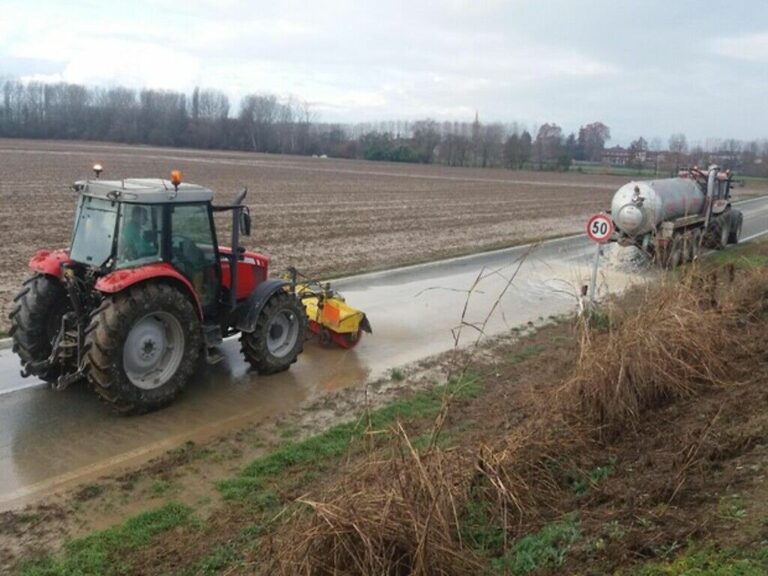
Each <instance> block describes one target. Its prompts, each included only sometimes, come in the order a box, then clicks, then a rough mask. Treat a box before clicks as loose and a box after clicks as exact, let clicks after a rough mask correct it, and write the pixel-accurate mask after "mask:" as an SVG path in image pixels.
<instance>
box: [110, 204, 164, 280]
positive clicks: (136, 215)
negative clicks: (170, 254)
mask: <svg viewBox="0 0 768 576" xmlns="http://www.w3.org/2000/svg"><path fill="white" fill-rule="evenodd" d="M162 221H163V217H162V206H145V205H140V204H123V205H122V206H121V207H120V218H119V231H118V235H117V261H116V264H117V267H118V268H128V267H132V266H140V265H142V264H149V263H151V262H159V261H160V260H161V254H160V245H161V241H160V229H161V225H162Z"/></svg>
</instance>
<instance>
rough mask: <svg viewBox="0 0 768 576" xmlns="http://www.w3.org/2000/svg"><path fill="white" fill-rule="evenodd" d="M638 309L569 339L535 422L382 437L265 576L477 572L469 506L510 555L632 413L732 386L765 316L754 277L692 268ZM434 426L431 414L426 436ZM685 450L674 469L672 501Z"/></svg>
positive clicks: (764, 276)
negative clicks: (422, 442) (451, 435)
mask: <svg viewBox="0 0 768 576" xmlns="http://www.w3.org/2000/svg"><path fill="white" fill-rule="evenodd" d="M637 298H638V300H637V301H636V302H635V303H634V304H635V305H633V306H631V309H630V310H626V309H625V311H624V312H623V313H622V314H619V313H618V312H616V311H614V312H613V313H612V314H611V316H612V323H611V328H610V329H609V331H608V332H607V333H595V332H593V333H591V334H590V335H589V337H586V338H583V339H582V343H583V350H582V351H581V358H580V361H579V364H578V366H577V368H576V371H575V372H574V374H573V376H572V377H571V378H570V380H568V381H567V382H566V383H564V384H563V385H562V386H561V387H559V388H558V387H553V388H552V391H551V392H545V393H539V396H538V398H537V400H536V401H535V403H536V406H535V408H534V415H533V416H532V417H530V418H528V419H527V420H526V421H525V422H524V423H523V424H522V425H521V426H519V427H517V428H515V429H513V430H512V431H511V432H509V433H506V434H504V435H503V436H502V437H501V439H500V440H499V441H497V442H495V443H494V444H492V445H482V446H478V447H476V448H474V449H473V448H471V447H468V448H465V449H463V450H454V451H447V452H446V451H443V450H441V449H440V448H438V447H437V446H436V445H435V444H434V443H433V444H430V445H429V447H428V448H427V449H426V450H425V451H424V452H419V451H418V450H415V449H414V448H413V446H412V444H411V442H410V441H409V439H408V436H407V435H406V434H405V432H404V431H403V429H402V428H401V427H399V426H397V427H395V428H394V429H392V430H390V431H388V432H387V433H388V434H390V435H391V437H392V440H393V441H392V443H391V450H392V452H391V454H386V453H384V454H382V451H381V450H378V451H377V450H373V451H371V452H370V453H369V457H368V459H367V460H365V462H364V463H363V464H361V465H358V466H356V467H354V468H352V469H351V470H345V471H344V472H343V476H342V479H341V480H340V481H339V482H338V483H337V484H336V485H335V486H333V487H332V488H331V489H330V490H329V491H328V492H326V493H325V494H323V495H322V496H320V497H315V498H309V497H305V498H302V499H301V500H300V501H301V502H302V503H303V504H304V505H305V506H304V507H303V508H302V510H300V511H299V512H298V513H296V514H295V515H294V516H293V517H292V518H291V519H290V520H289V521H288V522H286V523H285V525H284V526H283V527H282V529H281V530H280V531H279V533H278V535H277V536H276V537H275V538H274V539H272V540H271V541H270V545H269V546H270V550H268V551H266V552H268V553H269V555H270V556H272V557H273V558H274V559H275V564H274V566H272V567H270V572H279V573H283V574H305V575H308V576H309V575H325V574H334V575H336V574H364V575H374V574H376V575H381V574H393V575H400V574H403V575H404V574H417V575H421V574H450V575H463V574H476V573H480V572H482V570H483V569H484V568H483V567H484V566H487V564H486V562H487V558H482V556H481V555H479V554H478V551H477V550H475V549H473V547H472V545H471V543H468V542H466V541H462V522H463V521H464V520H465V519H466V515H467V513H468V511H469V510H470V508H471V507H472V506H473V505H474V506H476V505H477V502H478V501H480V502H482V505H483V509H484V510H485V514H486V520H487V524H488V525H493V526H497V527H500V529H501V532H502V533H503V543H502V544H501V550H496V553H499V552H505V551H507V550H509V549H510V546H511V545H512V543H513V542H514V540H515V539H516V538H517V537H519V536H521V535H523V534H525V533H527V532H530V531H531V529H533V528H535V527H537V526H541V525H542V524H543V523H545V522H547V521H548V520H551V519H553V518H557V517H559V516H560V515H561V514H562V513H563V512H564V511H565V510H564V509H561V507H563V506H564V505H565V503H567V502H569V501H571V500H572V498H573V489H574V484H573V483H574V480H575V479H577V478H579V477H580V475H581V476H582V477H585V476H586V472H585V471H586V470H589V469H590V467H593V466H595V465H596V461H598V460H599V459H600V458H605V450H606V449H607V448H609V447H610V445H611V442H612V441H613V440H614V439H617V438H618V436H620V435H622V434H625V433H626V432H631V430H632V429H633V428H634V427H635V426H636V425H637V424H638V423H639V422H640V420H639V419H640V417H641V416H642V415H643V414H644V413H645V412H648V411H650V410H652V409H653V408H656V407H660V406H662V405H663V404H665V403H668V402H671V401H674V400H676V399H679V398H684V397H688V396H691V395H695V394H697V393H698V392H700V391H702V390H704V389H706V388H707V387H712V386H718V385H723V384H726V383H727V382H729V381H733V379H734V378H736V377H738V376H740V374H739V372H738V370H736V368H735V366H736V364H737V363H738V360H739V358H740V357H742V356H744V355H746V354H755V353H757V354H762V355H765V350H764V347H763V348H759V345H758V344H757V343H756V342H757V340H758V339H757V338H756V333H755V331H759V330H760V325H761V323H762V322H764V313H765V311H766V309H768V271H766V270H765V269H759V270H752V271H745V272H743V273H739V274H738V275H735V273H734V272H733V271H730V270H728V269H726V270H724V271H721V272H719V277H718V275H717V274H713V273H704V272H702V271H700V270H693V271H691V272H689V273H688V274H686V276H685V277H683V278H676V279H675V280H674V281H671V280H670V281H669V282H667V283H665V284H663V285H661V286H657V287H652V288H648V289H646V290H644V291H643V292H638V296H637ZM625 303H626V302H625ZM763 332H764V329H763ZM447 402H449V400H447ZM448 408H449V407H448V406H447V405H446V406H445V410H448ZM646 419H647V418H646ZM443 420H444V414H443V413H442V412H441V418H438V420H437V422H436V424H435V430H434V431H433V434H434V435H435V436H436V435H437V433H438V431H439V428H440V427H441V426H442V423H443ZM707 433H708V429H707V431H705V433H704V435H703V436H702V438H701V441H703V440H704V439H705V437H706V434H707ZM696 452H697V450H693V452H692V455H691V457H690V458H686V459H684V462H683V463H682V465H681V466H680V470H679V472H680V473H679V475H678V476H679V478H676V482H677V488H676V489H675V491H674V493H673V494H672V496H671V498H674V496H675V494H677V492H678V490H679V489H680V487H681V486H682V485H683V483H684V481H685V476H686V474H687V472H688V470H689V469H690V468H691V465H690V461H692V459H695V457H696Z"/></svg>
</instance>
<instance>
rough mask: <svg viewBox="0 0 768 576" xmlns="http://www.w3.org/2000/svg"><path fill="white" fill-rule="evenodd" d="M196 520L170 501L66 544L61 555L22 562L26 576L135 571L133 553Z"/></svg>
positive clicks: (185, 507) (22, 568)
mask: <svg viewBox="0 0 768 576" xmlns="http://www.w3.org/2000/svg"><path fill="white" fill-rule="evenodd" d="M191 519H192V510H191V509H190V508H188V507H187V506H183V505H181V504H177V503H173V502H172V503H169V504H166V505H165V506H162V507H161V508H158V509H157V510H152V511H150V512H145V513H144V514H140V515H138V516H135V517H133V518H130V519H128V520H126V521H125V522H124V523H123V524H120V525H118V526H114V527H112V528H109V529H108V530H104V531H101V532H96V533H95V534H91V535H90V536H86V537H85V538H80V539H77V540H71V541H69V542H67V543H66V544H65V545H64V552H63V554H62V555H61V556H60V557H59V558H54V557H46V558H42V559H38V560H32V561H29V562H26V563H24V564H22V566H21V570H20V572H21V574H22V576H65V575H74V574H77V575H78V576H91V575H93V576H102V575H111V574H131V573H133V572H132V569H131V562H130V554H129V553H130V552H134V551H136V550H138V549H139V548H141V547H143V546H146V545H147V544H149V543H150V542H151V541H152V539H153V538H154V537H155V536H157V535H159V534H162V533H164V532H167V531H169V530H172V529H174V528H176V527H178V526H181V525H184V524H187V523H189V522H190V521H191Z"/></svg>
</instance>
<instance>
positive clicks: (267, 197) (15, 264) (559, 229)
mask: <svg viewBox="0 0 768 576" xmlns="http://www.w3.org/2000/svg"><path fill="white" fill-rule="evenodd" d="M95 162H100V163H101V164H103V165H104V167H105V172H104V175H103V177H104V178H111V179H119V178H127V177H142V176H143V177H158V176H162V177H167V175H168V174H169V172H170V170H171V169H180V170H182V171H183V173H184V177H185V179H186V180H187V181H190V182H195V183H199V184H202V185H205V186H208V187H210V188H212V189H213V190H214V191H215V192H216V194H217V199H218V201H220V202H226V201H227V200H228V199H230V198H231V197H232V196H233V195H234V193H235V191H236V190H238V189H239V188H241V187H242V186H247V187H248V188H249V197H248V203H249V205H250V208H251V213H252V215H253V220H254V226H253V235H252V236H251V238H250V239H247V240H246V241H245V244H246V245H247V246H248V247H249V248H253V249H257V250H261V251H263V252H264V253H266V254H268V255H270V256H271V257H272V258H273V260H272V265H273V270H282V269H284V268H285V267H286V266H288V265H294V266H297V267H298V268H299V269H301V270H304V271H306V272H307V273H309V274H313V275H315V274H316V275H325V276H328V275H338V274H341V273H351V272H360V271H364V270H372V269H380V268H390V267H394V266H397V265H400V264H406V263H413V262H418V261H426V260H432V259H436V258H440V257H446V256H452V255H457V254H463V253H467V252H477V251H481V250H484V249H489V248H495V247H500V246H508V245H512V244H515V243H520V242H523V241H526V240H531V239H538V238H545V237H551V236H556V235H561V234H566V233H572V232H578V231H580V229H581V226H582V224H581V223H582V222H583V221H585V219H586V217H587V216H588V215H589V214H591V213H593V212H594V211H596V210H601V209H604V208H605V207H606V206H607V205H608V203H609V201H610V198H611V195H612V193H613V191H615V190H616V188H617V187H618V186H620V185H621V184H623V183H625V182H626V180H627V178H626V177H623V176H597V175H586V174H579V173H568V174H559V173H549V172H542V173H538V172H511V171H508V170H490V169H489V170H484V169H471V168H449V167H442V166H419V165H403V164H388V163H378V162H376V163H372V162H363V161H348V160H332V159H319V158H303V157H292V156H274V155H264V154H249V153H240V152H216V151H194V150H178V149H171V148H150V147H145V146H120V145H110V144H87V143H75V142H61V141H29V140H2V139H0V237H2V241H3V246H4V249H3V261H2V268H0V312H1V314H0V330H4V329H7V328H8V325H7V314H8V312H9V303H10V300H11V298H12V296H13V295H14V294H15V293H16V291H17V290H18V287H19V285H20V283H21V281H22V280H23V279H24V277H25V276H26V275H27V273H28V272H27V266H26V265H27V262H28V260H29V258H30V257H31V256H32V254H33V253H34V251H35V250H36V249H38V248H47V249H51V248H57V247H62V246H66V245H67V244H68V242H69V235H70V233H71V227H72V220H73V213H74V207H75V195H74V193H72V192H71V191H69V190H68V186H70V185H71V184H72V182H74V181H75V180H78V179H83V178H89V177H91V173H90V167H91V166H92V165H93V164H94V163H95ZM744 191H745V192H747V193H748V194H756V193H758V192H759V191H762V192H765V190H758V188H755V187H753V188H748V189H745V190H744ZM220 225H221V227H222V230H223V233H220V236H221V240H222V242H225V241H226V237H227V234H228V232H227V230H228V221H227V219H226V218H223V219H222V221H221V222H220Z"/></svg>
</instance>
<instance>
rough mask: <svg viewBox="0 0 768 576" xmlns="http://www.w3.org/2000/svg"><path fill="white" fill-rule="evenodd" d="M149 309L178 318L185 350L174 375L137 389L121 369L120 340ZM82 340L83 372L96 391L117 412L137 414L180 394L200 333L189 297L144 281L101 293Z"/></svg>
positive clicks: (196, 353) (194, 362)
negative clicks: (106, 294)
mask: <svg viewBox="0 0 768 576" xmlns="http://www.w3.org/2000/svg"><path fill="white" fill-rule="evenodd" d="M153 310H155V311H160V310H163V311H166V312H169V311H171V312H172V313H173V314H174V316H176V318H177V320H179V321H180V322H181V324H182V329H183V332H184V335H185V351H184V356H183V358H182V361H181V364H180V365H179V367H178V369H177V370H176V373H175V374H174V375H173V376H172V377H171V378H170V379H169V380H168V381H167V382H166V383H165V384H163V385H162V386H160V387H159V388H155V389H152V390H143V389H141V388H139V387H137V386H135V385H134V384H133V383H132V382H131V381H130V379H129V378H128V376H127V375H126V373H125V370H124V368H123V364H122V344H121V343H122V342H123V341H124V340H125V338H126V337H127V335H128V333H129V332H130V328H131V326H132V321H134V320H137V319H139V318H141V317H142V316H143V315H144V314H146V313H151V312H152V311H153ZM85 340H86V342H85V346H86V348H87V352H86V356H85V358H86V371H87V375H88V379H89V380H90V381H91V383H92V384H93V387H94V388H95V390H96V392H98V394H99V395H100V396H101V398H102V399H103V400H105V401H106V402H107V403H108V404H110V405H111V406H112V408H113V409H114V410H115V411H117V412H118V413H120V414H140V413H144V412H148V411H151V410H155V409H157V408H161V407H163V406H166V405H168V404H169V403H171V402H172V401H173V400H174V399H175V398H176V397H177V396H178V395H179V394H180V393H181V391H182V390H183V389H184V386H185V385H186V383H187V381H188V380H189V378H190V376H191V375H192V373H193V372H194V370H195V367H196V365H197V360H198V356H199V353H200V348H201V345H202V333H201V330H200V321H199V318H198V315H197V311H196V310H195V308H194V307H193V306H192V303H191V302H190V300H189V298H187V297H186V296H185V295H184V294H182V293H181V292H179V291H178V290H176V289H174V288H172V287H171V286H167V285H165V284H160V283H154V282H150V283H144V284H140V285H138V286H134V287H132V288H129V289H128V290H127V291H125V292H121V293H119V294H117V295H114V296H109V297H106V298H105V299H104V302H102V304H101V305H100V306H99V307H98V308H96V310H94V312H93V313H92V315H91V321H90V323H89V326H88V328H87V329H86V338H85Z"/></svg>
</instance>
